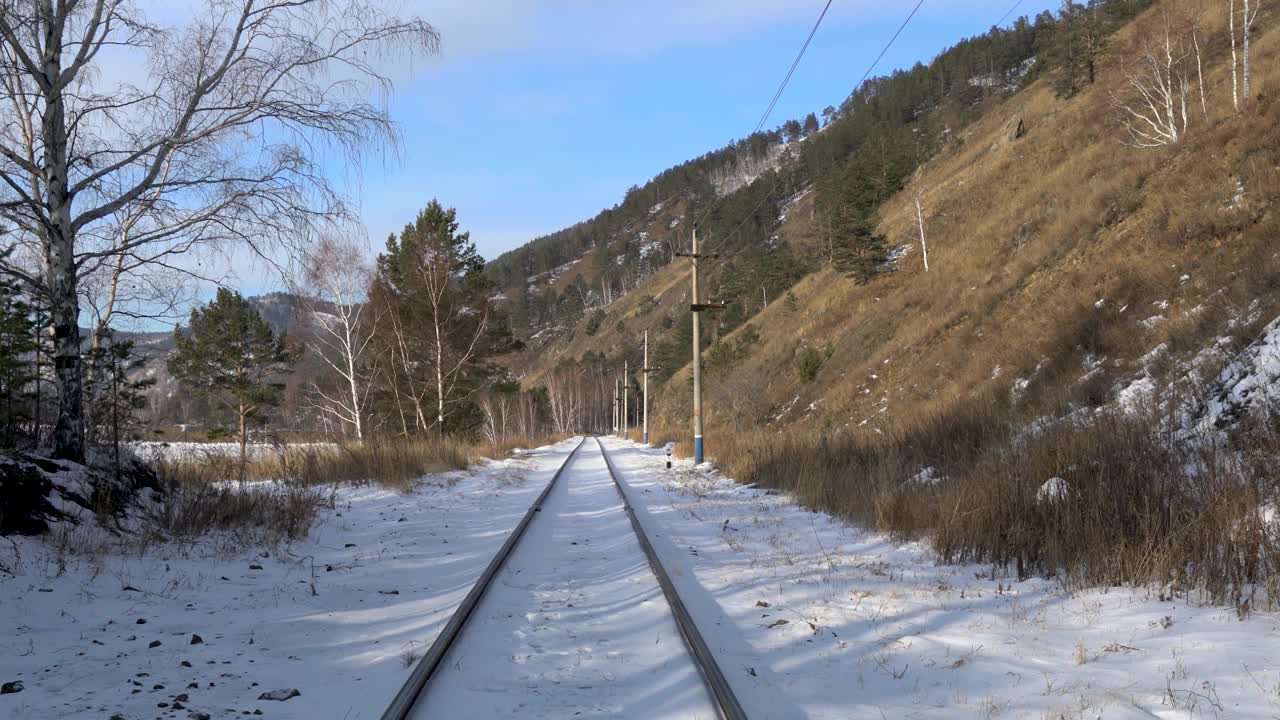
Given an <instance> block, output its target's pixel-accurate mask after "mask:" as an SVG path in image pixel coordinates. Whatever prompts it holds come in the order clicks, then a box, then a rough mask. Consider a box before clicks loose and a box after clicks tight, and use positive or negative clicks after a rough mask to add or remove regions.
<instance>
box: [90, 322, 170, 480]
mask: <svg viewBox="0 0 1280 720" xmlns="http://www.w3.org/2000/svg"><path fill="white" fill-rule="evenodd" d="M98 339H99V342H98V346H97V347H95V348H92V349H91V350H90V351H89V352H88V354H87V355H86V357H85V366H84V368H85V377H84V391H85V422H86V427H85V436H86V438H87V439H88V441H89V442H90V443H94V444H98V445H104V446H110V447H111V448H112V450H113V451H114V452H113V456H114V459H115V465H116V467H117V468H118V467H119V466H120V441H121V439H127V438H129V437H130V436H131V435H133V433H134V431H136V430H137V428H138V420H139V412H140V411H141V410H142V409H143V408H145V407H146V405H147V398H146V390H147V389H148V388H150V387H151V386H153V385H155V383H156V380H155V378H154V377H139V376H138V372H137V371H139V370H142V369H143V368H144V367H145V366H146V363H147V359H146V358H144V357H140V356H138V355H136V354H135V353H134V342H133V341H132V340H120V339H118V338H117V337H116V335H115V332H114V331H113V330H112V329H110V328H103V329H102V330H100V332H99V335H98Z"/></svg>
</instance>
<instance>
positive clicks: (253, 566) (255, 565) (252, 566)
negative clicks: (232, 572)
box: [249, 563, 262, 570]
mask: <svg viewBox="0 0 1280 720" xmlns="http://www.w3.org/2000/svg"><path fill="white" fill-rule="evenodd" d="M249 569H250V570H261V569H262V566H261V565H259V564H258V563H250V564H249Z"/></svg>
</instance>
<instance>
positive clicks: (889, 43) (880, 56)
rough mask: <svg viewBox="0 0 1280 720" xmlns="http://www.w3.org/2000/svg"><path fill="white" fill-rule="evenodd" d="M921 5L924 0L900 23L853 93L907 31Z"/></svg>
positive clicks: (863, 74) (855, 86) (854, 87)
mask: <svg viewBox="0 0 1280 720" xmlns="http://www.w3.org/2000/svg"><path fill="white" fill-rule="evenodd" d="M921 5H924V0H920V2H918V3H916V6H915V7H914V8H912V10H911V14H910V15H908V16H907V19H906V20H903V21H902V25H901V26H899V27H898V31H897V32H895V33H894V34H893V37H891V38H889V42H887V43H885V46H884V49H883V50H881V51H880V54H879V55H877V56H876V59H875V60H873V61H872V62H871V67H869V68H867V71H866V72H864V73H862V79H861V80H859V81H858V84H857V85H854V86H853V90H854V92H857V91H858V88H860V87H862V83H864V82H866V81H867V78H869V77H871V71H872V70H875V69H876V65H879V64H880V61H881V60H883V59H884V55H885V53H887V52H889V48H891V47H893V43H894V42H896V41H897V39H898V36H899V35H901V34H902V31H903V30H906V29H907V23H909V22H911V18H913V17H915V16H916V13H917V12H918V11H919V10H920V6H921Z"/></svg>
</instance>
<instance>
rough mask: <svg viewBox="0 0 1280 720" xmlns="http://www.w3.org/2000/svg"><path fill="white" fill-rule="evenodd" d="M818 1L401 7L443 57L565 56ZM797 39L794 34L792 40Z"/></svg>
mask: <svg viewBox="0 0 1280 720" xmlns="http://www.w3.org/2000/svg"><path fill="white" fill-rule="evenodd" d="M824 3H825V0H792V1H791V2H785V1H781V2H780V1H779V0H697V1H693V2H691V1H690V0H649V1H648V2H634V1H633V0H486V1H485V2H484V3H483V8H482V9H481V8H477V5H478V3H476V2H475V0H416V1H415V0H409V1H408V2H405V3H404V5H403V6H402V10H403V12H407V13H412V14H416V15H419V16H421V17H422V18H423V19H424V20H426V21H428V22H430V23H432V24H433V25H435V26H436V27H437V28H438V29H439V30H440V31H441V34H442V36H443V38H444V55H445V60H446V62H456V61H460V60H468V59H472V58H474V57H476V56H481V55H486V54H489V53H495V52H507V51H513V50H517V51H518V50H528V49H538V50H547V51H551V52H561V53H568V54H575V53H586V54H590V55H609V56H613V55H633V54H648V53H653V52H658V51H661V50H666V49H670V48H677V47H694V46H705V45H711V44H718V43H720V42H723V41H725V40H727V39H730V38H732V37H735V36H737V35H740V34H742V33H745V32H753V31H758V30H762V29H765V28H768V27H771V26H774V25H778V24H786V25H788V26H796V27H797V28H798V30H800V32H801V34H802V33H803V29H807V28H808V27H809V26H811V25H812V23H813V21H814V20H815V19H817V17H818V13H819V12H821V11H822V6H823V5H824ZM909 9H910V6H909V4H907V3H905V2H903V3H886V2H882V1H879V0H843V1H842V2H837V3H834V4H833V5H832V7H831V10H830V13H829V14H828V20H827V21H828V22H830V23H833V24H834V23H846V22H847V23H859V22H863V23H865V22H893V21H896V20H898V19H900V18H905V16H906V13H907V12H909ZM1007 9H1008V0H969V1H967V2H954V1H953V2H947V3H926V4H925V6H924V7H923V8H922V9H921V16H922V17H927V16H933V17H949V16H955V15H957V14H965V15H970V16H971V15H974V14H990V15H991V16H992V17H991V20H992V22H994V21H995V20H996V19H997V16H998V15H1000V14H1002V13H1003V12H1004V11H1005V10H1007ZM800 39H801V37H800V36H797V42H799V40H800Z"/></svg>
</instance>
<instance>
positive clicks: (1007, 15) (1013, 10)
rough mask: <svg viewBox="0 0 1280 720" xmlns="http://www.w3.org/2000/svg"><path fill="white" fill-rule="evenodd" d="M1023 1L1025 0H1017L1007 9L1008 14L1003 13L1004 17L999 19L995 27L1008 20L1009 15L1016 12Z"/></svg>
mask: <svg viewBox="0 0 1280 720" xmlns="http://www.w3.org/2000/svg"><path fill="white" fill-rule="evenodd" d="M1025 1H1026V0H1018V2H1016V3H1014V5H1013V7H1011V8H1009V12H1007V13H1005V14H1004V17H1002V18H1000V22H998V23H996V27H1000V26H1001V25H1003V24H1004V21H1005V20H1008V19H1009V16H1010V15H1012V14H1013V13H1014V12H1016V11H1017V9H1018V8H1020V7H1022V3H1023V2H1025Z"/></svg>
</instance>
